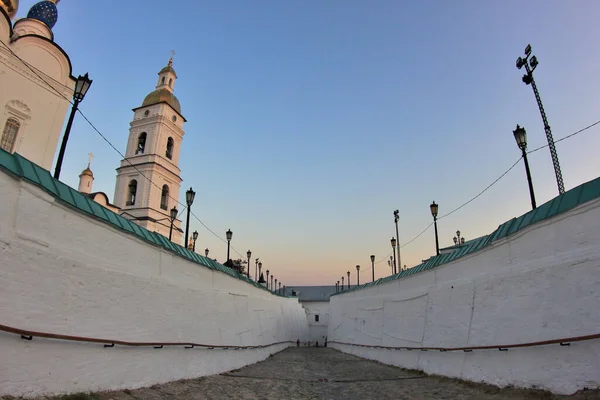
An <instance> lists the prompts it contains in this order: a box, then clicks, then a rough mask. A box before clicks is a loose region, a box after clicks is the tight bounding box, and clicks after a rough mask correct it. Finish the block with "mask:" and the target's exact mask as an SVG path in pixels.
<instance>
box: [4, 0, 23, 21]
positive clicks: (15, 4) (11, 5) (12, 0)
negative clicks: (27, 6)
mask: <svg viewBox="0 0 600 400" xmlns="http://www.w3.org/2000/svg"><path fill="white" fill-rule="evenodd" d="M0 7H2V8H3V9H4V10H5V11H6V13H7V14H8V16H9V17H10V19H13V18H14V17H15V15H17V10H18V9H19V0H0Z"/></svg>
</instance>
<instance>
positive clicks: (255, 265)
mask: <svg viewBox="0 0 600 400" xmlns="http://www.w3.org/2000/svg"><path fill="white" fill-rule="evenodd" d="M257 270H258V258H257V259H256V260H254V275H256V271H257Z"/></svg>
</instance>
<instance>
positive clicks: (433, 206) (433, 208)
mask: <svg viewBox="0 0 600 400" xmlns="http://www.w3.org/2000/svg"><path fill="white" fill-rule="evenodd" d="M429 208H430V209H431V215H432V216H433V226H434V228H435V255H436V256H439V255H440V243H439V241H438V231H437V216H438V205H437V204H435V201H434V202H433V203H431V205H430V206H429ZM430 226H431V225H430Z"/></svg>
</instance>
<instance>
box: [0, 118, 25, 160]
mask: <svg viewBox="0 0 600 400" xmlns="http://www.w3.org/2000/svg"><path fill="white" fill-rule="evenodd" d="M20 127H21V124H20V123H19V121H17V120H16V119H15V118H9V119H7V120H6V124H5V125H4V131H2V139H1V140H0V148H2V149H3V150H6V151H8V152H9V153H12V151H13V148H14V147H15V141H16V139H17V132H19V128H20Z"/></svg>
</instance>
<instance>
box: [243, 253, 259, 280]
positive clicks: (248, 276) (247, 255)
mask: <svg viewBox="0 0 600 400" xmlns="http://www.w3.org/2000/svg"><path fill="white" fill-rule="evenodd" d="M246 257H248V270H247V271H246V277H247V278H248V279H250V257H252V252H251V251H250V249H248V251H247V252H246ZM254 279H255V280H258V277H256V276H255V277H254Z"/></svg>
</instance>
